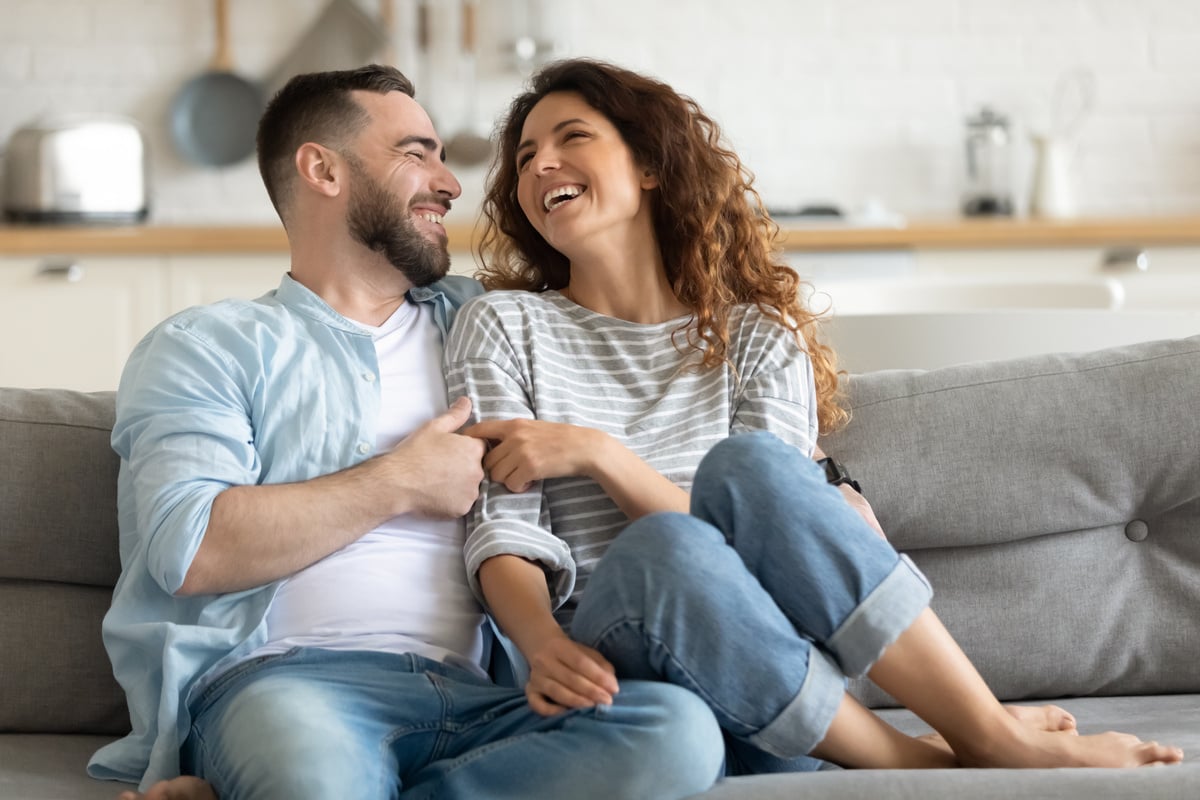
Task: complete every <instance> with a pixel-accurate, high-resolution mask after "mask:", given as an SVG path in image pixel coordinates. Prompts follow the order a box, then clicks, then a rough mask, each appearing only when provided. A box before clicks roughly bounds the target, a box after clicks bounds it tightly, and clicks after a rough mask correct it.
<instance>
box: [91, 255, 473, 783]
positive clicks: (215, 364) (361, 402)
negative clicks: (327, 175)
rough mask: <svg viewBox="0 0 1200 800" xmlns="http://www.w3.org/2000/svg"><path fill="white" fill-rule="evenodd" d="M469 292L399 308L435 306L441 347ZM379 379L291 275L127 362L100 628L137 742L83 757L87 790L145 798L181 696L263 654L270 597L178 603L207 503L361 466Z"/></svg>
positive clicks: (174, 328)
mask: <svg viewBox="0 0 1200 800" xmlns="http://www.w3.org/2000/svg"><path fill="white" fill-rule="evenodd" d="M480 292H482V288H481V287H480V286H479V284H477V283H476V282H475V281H473V280H471V279H469V278H463V277H458V276H448V277H447V278H445V279H443V280H442V281H439V282H438V283H435V284H433V285H432V286H429V287H426V288H420V289H413V290H412V291H411V292H409V299H410V300H411V301H413V302H418V303H428V304H430V305H431V306H432V308H433V310H434V318H435V320H436V321H437V325H438V327H439V329H440V330H441V332H442V336H443V337H445V335H446V334H447V332H448V331H449V328H450V325H451V323H452V322H453V316H454V313H455V311H456V310H457V308H458V307H459V306H460V305H461V304H462V303H463V302H465V301H466V300H467V299H469V298H471V297H473V296H475V295H476V294H479V293H480ZM378 377H379V365H378V362H377V360H376V356H375V347H374V344H373V343H372V340H371V336H370V334H369V333H366V332H365V331H364V330H363V329H362V328H360V327H359V326H358V325H356V324H355V323H353V322H351V321H350V320H348V319H346V318H345V317H343V316H341V315H340V314H338V313H337V312H336V311H334V310H333V309H332V308H331V307H330V306H329V305H328V304H326V303H325V302H324V301H323V300H321V298H319V297H318V296H317V295H315V294H314V293H312V292H311V291H309V290H308V289H307V288H305V287H304V286H302V285H301V284H299V283H297V282H296V281H294V280H292V278H291V277H290V276H286V275H285V276H284V278H283V281H282V282H281V283H280V285H279V288H278V289H276V290H275V291H273V292H269V293H268V294H266V295H264V296H263V297H260V298H259V299H257V300H254V301H240V300H227V301H223V302H220V303H216V304H214V305H211V306H204V307H197V308H192V309H188V310H187V311H184V312H181V313H180V314H177V315H175V316H174V317H172V318H171V319H169V320H167V321H166V322H163V323H162V324H160V325H159V326H158V327H156V328H155V329H154V330H153V331H151V332H150V333H149V334H148V335H147V336H146V338H144V339H143V340H142V341H141V343H139V344H138V346H137V348H136V349H135V350H134V351H133V354H132V355H131V356H130V358H129V363H128V364H127V366H126V368H125V371H124V373H123V375H122V377H121V385H120V389H119V391H118V393H117V417H116V424H115V426H114V427H113V433H112V445H113V449H114V450H116V452H117V454H118V455H119V456H120V457H121V470H120V477H119V479H118V513H119V517H120V531H121V538H120V550H121V567H122V569H121V577H120V580H119V581H118V582H117V586H116V589H115V590H114V593H113V603H112V608H111V609H110V610H109V612H108V614H107V615H106V616H105V618H104V628H103V632H104V644H105V647H106V648H107V649H108V654H109V657H110V658H111V659H112V663H113V672H114V674H115V675H116V678H117V680H118V681H119V682H120V684H121V686H122V687H123V688H124V689H125V694H126V699H127V702H128V705H129V713H130V718H131V722H132V726H133V730H132V733H130V734H129V735H128V736H126V737H125V738H123V739H121V740H119V741H117V742H113V743H112V744H109V745H107V746H105V747H103V748H101V749H100V750H99V751H98V752H97V753H96V754H95V755H94V756H93V757H92V760H91V762H90V763H89V764H88V772H89V773H90V774H91V775H92V776H93V777H96V778H107V779H115V780H124V781H131V782H139V781H140V783H141V786H142V788H143V790H144V789H145V788H147V787H148V786H150V785H151V784H153V783H154V782H156V781H158V780H162V779H165V778H170V777H174V776H175V775H178V774H179V748H180V746H181V745H182V744H183V742H184V741H185V739H186V738H187V735H188V732H189V729H190V727H191V719H190V717H189V715H188V710H187V703H188V693H189V692H190V690H191V689H192V688H193V687H194V686H195V685H196V681H197V680H198V679H199V678H200V677H201V676H203V675H204V674H205V673H206V672H208V671H209V670H210V669H212V668H213V666H214V665H216V664H218V662H221V661H225V662H226V663H231V662H232V661H234V660H237V659H239V658H240V657H242V656H244V655H246V654H248V653H250V652H251V651H253V650H254V649H256V648H257V647H259V646H260V645H262V644H263V643H264V642H265V641H266V621H265V619H266V613H267V608H268V607H269V606H270V603H271V599H272V597H273V596H274V594H275V589H276V587H277V586H278V584H277V583H273V584H269V585H267V586H262V587H259V588H257V589H250V590H247V591H243V592H237V593H232V594H225V595H200V596H192V597H179V596H175V594H174V593H175V592H177V591H178V590H179V588H180V586H182V585H183V581H184V577H185V576H186V575H187V571H188V568H189V566H190V565H191V562H192V558H193V556H194V555H195V553H196V550H197V549H198V548H199V546H200V541H201V539H202V537H203V535H204V531H205V529H206V528H207V527H208V519H209V514H210V512H211V510H212V503H213V500H214V499H215V498H216V496H217V495H218V494H220V493H221V492H222V491H224V490H225V489H228V488H229V487H231V486H244V485H256V484H276V483H290V482H295V481H303V480H308V479H310V478H315V477H318V476H321V475H327V474H330V473H333V472H337V471H339V470H342V469H346V468H347V467H351V466H354V465H355V464H358V463H359V462H361V461H363V460H365V459H366V458H368V457H369V456H370V455H371V454H372V453H373V452H374V447H375V439H376V432H375V429H376V424H377V421H378V416H379V402H380V398H379V380H378Z"/></svg>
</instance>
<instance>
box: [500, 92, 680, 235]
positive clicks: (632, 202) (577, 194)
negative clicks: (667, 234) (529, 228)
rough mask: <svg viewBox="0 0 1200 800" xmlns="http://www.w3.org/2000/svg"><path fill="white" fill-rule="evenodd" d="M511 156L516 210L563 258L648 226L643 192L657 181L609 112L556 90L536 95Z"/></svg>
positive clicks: (649, 225)
mask: <svg viewBox="0 0 1200 800" xmlns="http://www.w3.org/2000/svg"><path fill="white" fill-rule="evenodd" d="M514 158H515V160H516V165H517V199H518V201H519V202H520V204H521V210H522V211H523V212H524V213H525V216H526V218H528V219H529V222H530V223H531V224H532V225H533V227H534V228H535V229H536V230H537V231H538V233H540V234H541V235H542V237H543V238H545V240H546V241H547V242H549V243H550V245H551V246H552V247H554V248H555V249H556V250H558V251H559V252H561V253H562V254H563V255H565V256H567V257H568V258H572V252H577V251H578V250H579V248H581V247H587V246H589V245H594V244H599V245H603V244H605V243H606V242H607V241H608V240H609V239H610V238H611V237H614V236H615V237H628V235H629V233H630V232H631V230H636V229H637V228H639V227H641V226H644V231H645V232H649V231H650V230H651V229H652V221H651V217H650V205H649V204H648V203H647V202H646V192H647V191H648V190H650V189H653V188H654V187H655V186H657V185H658V184H657V180H656V179H654V178H653V177H652V176H650V175H647V174H646V172H645V170H644V169H643V168H642V167H641V166H640V165H638V164H637V163H635V161H634V158H633V153H632V152H631V151H630V149H629V146H628V145H626V144H625V140H624V139H622V138H621V134H620V133H619V132H618V131H617V129H616V127H615V126H614V125H613V124H612V123H611V122H609V120H608V118H607V117H605V116H604V115H603V114H601V113H600V112H599V111H597V110H596V109H594V108H592V107H591V106H590V105H588V104H587V102H586V101H584V99H583V98H582V97H581V96H579V95H578V94H575V93H574V92H555V93H552V94H548V95H546V96H545V97H543V98H542V99H541V100H540V101H538V103H537V105H535V106H534V107H533V110H532V111H530V112H529V116H528V117H526V119H525V124H524V126H523V127H522V128H521V140H520V144H519V145H518V146H517V151H516V153H515V155H514ZM639 232H640V231H639Z"/></svg>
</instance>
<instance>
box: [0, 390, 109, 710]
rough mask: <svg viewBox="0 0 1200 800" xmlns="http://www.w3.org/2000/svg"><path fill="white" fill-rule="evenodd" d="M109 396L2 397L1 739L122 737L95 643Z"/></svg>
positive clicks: (104, 588)
mask: <svg viewBox="0 0 1200 800" xmlns="http://www.w3.org/2000/svg"><path fill="white" fill-rule="evenodd" d="M112 423H113V396H112V394H111V393H101V394H79V393H74V392H60V391H54V390H17V389H0V475H2V476H3V479H2V480H0V608H3V609H4V611H5V613H4V614H3V615H0V642H2V644H0V687H3V691H4V702H3V703H0V731H24V732H31V733H36V732H55V733H121V732H124V731H127V730H128V729H129V714H128V712H127V711H126V709H125V696H124V694H123V693H122V692H121V690H120V687H119V686H118V685H117V683H116V681H115V680H114V679H113V677H112V670H111V668H110V667H109V664H108V658H107V656H106V655H105V654H104V649H103V646H102V644H101V641H100V621H101V619H102V617H103V615H104V612H105V610H106V609H107V608H108V603H109V599H110V598H111V596H112V586H113V584H114V583H115V582H116V579H117V576H118V575H119V573H120V560H119V558H118V554H117V516H116V515H117V504H116V485H117V467H118V459H117V457H116V455H115V454H114V453H113V451H112V448H111V447H110V446H109V434H110V432H111V429H112Z"/></svg>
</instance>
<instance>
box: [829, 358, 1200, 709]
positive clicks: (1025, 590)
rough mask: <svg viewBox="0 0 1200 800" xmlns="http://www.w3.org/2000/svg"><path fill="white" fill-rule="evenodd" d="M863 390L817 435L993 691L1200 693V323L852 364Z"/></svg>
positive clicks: (871, 697)
mask: <svg viewBox="0 0 1200 800" xmlns="http://www.w3.org/2000/svg"><path fill="white" fill-rule="evenodd" d="M850 400H851V406H852V410H853V419H852V421H851V423H850V424H849V425H848V426H847V427H846V429H845V430H843V431H841V432H839V433H837V434H835V435H833V436H830V437H828V438H826V439H825V440H824V441H823V445H824V446H825V448H826V449H827V450H828V451H829V452H830V453H831V454H833V455H835V456H837V457H838V458H839V459H840V460H843V461H845V462H846V463H847V464H848V466H849V468H850V469H851V471H852V472H853V474H854V475H855V476H856V477H857V478H859V479H860V480H861V482H862V484H863V486H864V491H865V492H866V495H867V497H868V499H869V500H870V501H871V502H872V504H873V505H874V507H875V510H876V512H877V514H878V516H879V519H880V522H881V523H882V525H883V527H884V529H885V530H887V531H888V534H889V537H890V538H891V539H892V541H893V542H894V543H895V544H896V546H897V547H898V548H899V549H901V550H905V551H907V552H909V553H910V554H911V555H912V556H913V558H914V560H915V561H916V562H917V563H918V564H919V565H920V566H921V567H922V569H924V571H925V572H926V574H927V575H928V576H929V577H930V579H931V581H932V583H933V585H934V590H935V598H934V609H935V610H936V611H937V612H938V613H939V614H940V615H941V616H942V617H943V619H944V620H945V622H946V624H947V626H948V627H949V628H950V630H951V631H952V632H953V633H954V635H955V636H956V638H957V639H958V640H959V642H960V644H962V646H963V649H964V650H965V651H966V652H967V654H968V655H969V656H971V658H972V659H973V660H974V661H975V663H976V665H977V666H978V667H979V669H980V671H981V672H982V673H983V675H984V677H985V678H986V679H988V681H989V683H990V684H991V685H992V688H993V690H994V691H996V693H997V694H998V695H1000V696H1001V697H1006V698H1020V697H1037V696H1042V697H1046V696H1064V695H1078V694H1136V693H1142V692H1160V691H1161V692H1172V691H1173V692H1183V691H1198V690H1200V671H1197V670H1196V669H1195V665H1196V664H1197V663H1200V627H1198V626H1197V624H1196V620H1197V619H1200V591H1198V589H1197V587H1200V413H1198V412H1200V337H1194V338H1189V339H1182V340H1174V341H1163V342H1149V343H1144V344H1138V345H1133V346H1129V347H1121V348H1114V349H1110V350H1103V351H1097V352H1092V353H1086V354H1065V355H1047V356H1036V357H1030V358H1022V359H1016V360H1012V361H1005V362H992V363H980V364H971V365H964V366H960V367H949V368H946V369H940V370H934V371H930V372H911V371H892V372H881V373H872V374H867V375H861V376H855V377H854V378H853V379H852V380H851V382H850ZM858 691H860V693H861V694H862V695H863V696H864V697H865V698H866V699H867V700H868V702H871V703H882V702H886V698H885V697H883V696H882V695H881V694H879V693H878V692H875V691H873V690H871V689H869V688H867V687H864V686H862V685H860V686H859V687H858Z"/></svg>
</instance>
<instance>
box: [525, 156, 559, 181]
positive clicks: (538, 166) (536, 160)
mask: <svg viewBox="0 0 1200 800" xmlns="http://www.w3.org/2000/svg"><path fill="white" fill-rule="evenodd" d="M558 166H559V159H558V154H557V153H555V152H554V151H553V150H540V151H538V152H536V153H534V154H533V159H532V162H531V163H530V167H532V169H533V172H534V174H535V175H542V174H545V173H546V172H548V171H550V170H555V169H558Z"/></svg>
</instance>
